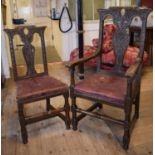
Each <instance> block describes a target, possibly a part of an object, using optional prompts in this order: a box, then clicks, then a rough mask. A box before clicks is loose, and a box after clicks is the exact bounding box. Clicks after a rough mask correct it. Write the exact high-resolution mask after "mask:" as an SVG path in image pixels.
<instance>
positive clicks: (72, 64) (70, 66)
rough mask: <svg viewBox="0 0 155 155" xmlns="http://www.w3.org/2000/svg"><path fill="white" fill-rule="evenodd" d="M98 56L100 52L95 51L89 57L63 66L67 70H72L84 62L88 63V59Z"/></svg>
mask: <svg viewBox="0 0 155 155" xmlns="http://www.w3.org/2000/svg"><path fill="white" fill-rule="evenodd" d="M99 54H100V50H97V51H96V52H94V53H92V54H91V55H89V56H87V57H84V58H81V59H78V60H74V61H69V62H67V63H66V64H65V66H66V67H68V68H74V67H75V66H76V65H80V64H82V63H85V62H87V61H89V60H90V59H93V58H95V57H97V56H98V55H99Z"/></svg>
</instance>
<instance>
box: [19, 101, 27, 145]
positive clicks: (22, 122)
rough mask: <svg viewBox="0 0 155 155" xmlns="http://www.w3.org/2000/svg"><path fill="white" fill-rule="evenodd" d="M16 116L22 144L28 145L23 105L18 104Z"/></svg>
mask: <svg viewBox="0 0 155 155" xmlns="http://www.w3.org/2000/svg"><path fill="white" fill-rule="evenodd" d="M18 115H19V122H20V127H21V135H22V140H23V143H24V144H26V143H28V135H27V130H26V122H25V117H24V105H23V104H22V103H18Z"/></svg>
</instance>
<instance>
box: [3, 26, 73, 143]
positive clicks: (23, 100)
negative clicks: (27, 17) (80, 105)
mask: <svg viewBox="0 0 155 155" xmlns="http://www.w3.org/2000/svg"><path fill="white" fill-rule="evenodd" d="M45 28H46V27H45V26H42V27H36V26H18V27H16V28H14V29H5V32H6V33H7V35H8V37H9V45H10V52H11V60H12V67H13V75H14V80H15V82H16V88H17V89H16V90H17V97H16V99H17V104H18V115H19V122H20V126H21V135H22V140H23V143H24V144H26V143H28V134H27V129H26V125H28V124H31V123H35V122H38V121H42V120H44V119H48V118H51V117H55V116H58V117H60V118H61V119H62V120H63V121H64V122H65V124H66V128H67V129H69V128H70V117H69V103H68V97H69V89H68V86H67V85H66V84H64V83H62V82H61V81H59V80H57V79H55V78H53V77H50V76H49V75H48V66H47V59H46V48H45V41H44V31H45ZM34 34H37V35H38V36H39V38H40V43H41V53H42V57H43V59H42V60H43V68H44V71H43V72H41V73H38V72H37V71H36V69H35V62H34V58H35V53H36V52H38V51H37V50H36V49H35V47H34V45H33V44H32V41H33V38H34ZM16 35H18V36H19V37H20V39H21V42H22V44H21V45H22V51H21V52H22V54H23V56H24V59H25V62H26V67H27V72H26V75H24V76H21V75H19V74H18V69H17V67H18V65H17V62H16V57H15V40H14V38H15V36H16ZM60 95H62V96H63V97H64V101H65V104H64V107H63V108H55V107H54V106H52V105H51V104H50V98H52V97H56V96H60ZM39 100H46V110H45V112H42V113H39V114H34V115H31V116H26V115H25V113H24V104H28V103H33V102H34V101H39ZM62 112H65V114H63V113H62Z"/></svg>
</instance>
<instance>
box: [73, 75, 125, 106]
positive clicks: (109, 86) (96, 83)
mask: <svg viewBox="0 0 155 155" xmlns="http://www.w3.org/2000/svg"><path fill="white" fill-rule="evenodd" d="M118 88H119V91H118ZM126 88H127V79H126V78H123V77H119V76H110V75H103V74H94V75H92V76H89V77H87V78H85V79H84V80H83V81H81V82H79V83H78V84H76V85H75V93H83V95H86V96H87V95H89V96H91V97H92V98H94V97H95V98H98V99H99V100H104V101H107V102H110V103H113V104H116V105H120V106H122V105H123V103H124V98H125V95H126Z"/></svg>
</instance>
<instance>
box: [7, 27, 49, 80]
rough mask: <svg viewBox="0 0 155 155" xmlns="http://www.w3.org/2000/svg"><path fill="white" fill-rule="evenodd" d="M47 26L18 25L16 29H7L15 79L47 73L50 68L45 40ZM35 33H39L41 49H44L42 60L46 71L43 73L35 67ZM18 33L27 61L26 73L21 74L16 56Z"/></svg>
mask: <svg viewBox="0 0 155 155" xmlns="http://www.w3.org/2000/svg"><path fill="white" fill-rule="evenodd" d="M45 28H46V27H45V26H42V27H36V26H18V27H16V28H14V29H5V32H6V33H7V35H8V37H9V45H10V53H11V61H12V67H13V75H14V80H15V81H17V80H22V79H26V78H31V77H35V76H41V75H47V74H48V68H47V58H46V48H45V41H44V31H45ZM34 34H38V35H39V37H40V41H41V51H42V54H41V55H42V57H43V58H42V60H43V68H44V71H43V72H41V73H37V71H36V69H35V52H37V51H36V49H35V47H34V45H33V44H32V41H33V39H34ZM16 35H18V36H19V37H20V39H21V42H22V54H23V57H24V60H25V63H26V68H27V71H26V75H24V76H19V75H18V72H17V66H18V65H17V62H16V57H15V42H14V38H15V36H16Z"/></svg>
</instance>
